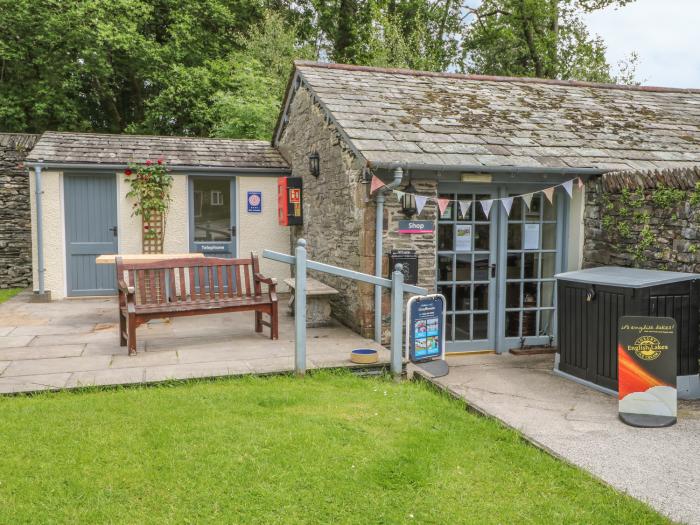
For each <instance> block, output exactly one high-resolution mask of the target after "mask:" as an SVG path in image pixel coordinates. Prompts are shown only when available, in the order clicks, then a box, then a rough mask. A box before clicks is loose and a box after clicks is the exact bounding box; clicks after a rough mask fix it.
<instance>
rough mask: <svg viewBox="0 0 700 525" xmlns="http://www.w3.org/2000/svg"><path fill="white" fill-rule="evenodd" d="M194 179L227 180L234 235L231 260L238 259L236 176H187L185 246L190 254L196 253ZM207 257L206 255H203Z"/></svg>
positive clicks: (238, 233)
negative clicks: (186, 233)
mask: <svg viewBox="0 0 700 525" xmlns="http://www.w3.org/2000/svg"><path fill="white" fill-rule="evenodd" d="M196 179H227V180H228V181H229V192H230V195H229V200H230V214H231V226H235V228H236V230H235V231H236V233H235V235H233V236H232V239H231V252H232V253H231V256H230V257H231V258H232V259H235V258H236V257H238V253H239V249H238V243H239V238H240V231H239V223H240V221H239V220H238V205H237V204H238V203H237V201H236V198H237V195H238V176H236V175H230V174H223V175H222V174H220V173H197V174H196V175H188V176H187V223H188V226H189V228H188V229H189V234H188V236H189V238H188V239H187V246H188V248H189V251H190V253H196V252H198V250H197V248H196V246H195V245H196V244H203V243H201V242H200V243H195V240H194V234H195V229H194V181H195V180H196ZM204 255H207V253H204ZM209 255H211V256H216V255H217V254H216V252H210V253H209Z"/></svg>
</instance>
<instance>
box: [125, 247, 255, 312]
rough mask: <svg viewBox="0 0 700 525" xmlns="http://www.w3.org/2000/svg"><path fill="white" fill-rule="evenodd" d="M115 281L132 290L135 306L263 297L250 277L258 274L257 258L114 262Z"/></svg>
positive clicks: (200, 258) (201, 258)
mask: <svg viewBox="0 0 700 525" xmlns="http://www.w3.org/2000/svg"><path fill="white" fill-rule="evenodd" d="M116 263H117V277H118V278H119V277H121V278H123V279H124V282H125V283H126V284H127V286H133V287H134V290H135V295H136V304H137V305H151V304H153V305H158V304H166V303H168V304H187V303H193V302H196V303H200V304H201V303H202V302H209V303H213V302H219V301H230V300H232V299H235V298H240V299H242V298H244V297H256V296H260V295H261V294H262V287H261V286H260V283H259V282H258V281H256V280H255V278H254V277H253V276H254V275H255V274H256V273H258V272H259V271H260V269H259V268H260V265H259V261H258V257H257V255H255V254H254V253H251V254H250V258H249V259H223V258H216V257H197V258H185V259H165V260H162V261H154V262H140V263H125V262H123V260H122V259H121V258H120V257H117V259H116Z"/></svg>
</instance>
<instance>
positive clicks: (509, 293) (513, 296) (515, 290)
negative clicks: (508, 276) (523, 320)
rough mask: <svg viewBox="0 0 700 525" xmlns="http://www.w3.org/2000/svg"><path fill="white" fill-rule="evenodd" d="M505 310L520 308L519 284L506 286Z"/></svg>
mask: <svg viewBox="0 0 700 525" xmlns="http://www.w3.org/2000/svg"><path fill="white" fill-rule="evenodd" d="M506 308H520V283H508V284H506Z"/></svg>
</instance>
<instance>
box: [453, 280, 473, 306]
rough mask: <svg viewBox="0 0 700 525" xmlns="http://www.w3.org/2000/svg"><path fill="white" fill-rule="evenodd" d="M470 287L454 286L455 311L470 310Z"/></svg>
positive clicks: (468, 285)
mask: <svg viewBox="0 0 700 525" xmlns="http://www.w3.org/2000/svg"><path fill="white" fill-rule="evenodd" d="M471 304H472V301H471V285H470V284H458V285H457V286H455V311H460V310H471Z"/></svg>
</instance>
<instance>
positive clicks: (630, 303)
mask: <svg viewBox="0 0 700 525" xmlns="http://www.w3.org/2000/svg"><path fill="white" fill-rule="evenodd" d="M556 277H557V323H558V331H557V334H558V345H559V362H558V369H559V371H561V372H565V373H566V374H570V375H572V376H575V377H577V378H580V379H583V380H586V381H589V382H591V383H594V384H596V385H600V386H602V387H605V388H608V389H611V390H617V327H618V322H619V319H620V317H622V316H624V315H642V316H656V317H672V318H673V319H675V321H676V325H677V329H678V337H679V341H678V376H679V385H678V386H679V396H681V395H682V393H683V389H684V388H685V389H690V390H695V389H697V388H698V387H699V385H700V383H699V382H698V381H699V378H698V359H699V358H700V352H699V351H698V321H699V316H698V307H699V306H700V301H699V295H698V291H699V286H700V283H698V278H699V277H700V275H696V274H692V273H681V272H662V271H657V270H642V269H637V268H619V267H614V266H605V267H601V268H591V269H589V270H580V271H576V272H567V273H561V274H558V275H557V276H556ZM681 376H690V377H686V378H685V379H686V381H683V380H682V379H681ZM693 376H694V377H693ZM684 397H685V396H684ZM693 397H694V396H693Z"/></svg>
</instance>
